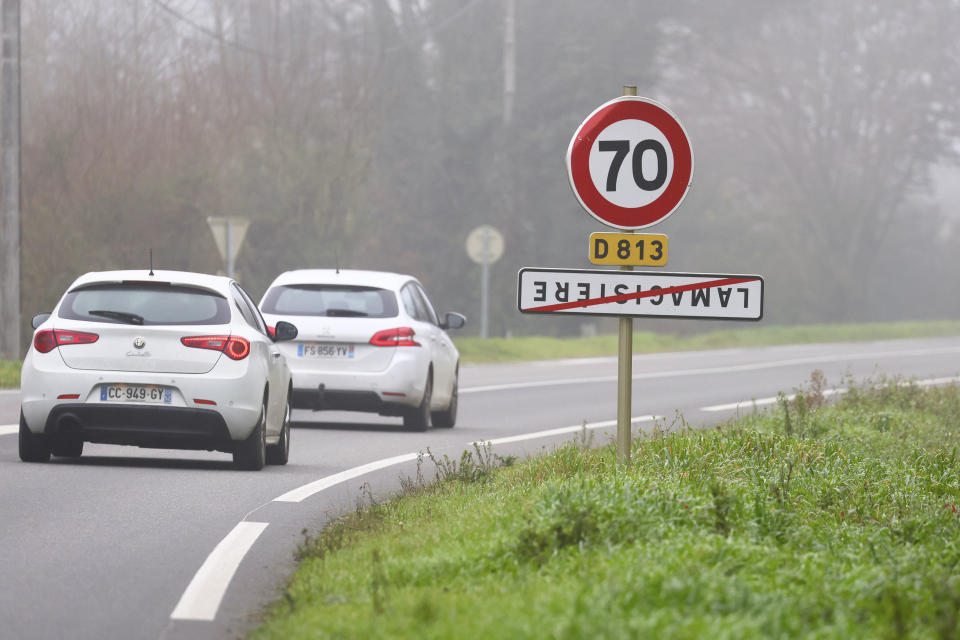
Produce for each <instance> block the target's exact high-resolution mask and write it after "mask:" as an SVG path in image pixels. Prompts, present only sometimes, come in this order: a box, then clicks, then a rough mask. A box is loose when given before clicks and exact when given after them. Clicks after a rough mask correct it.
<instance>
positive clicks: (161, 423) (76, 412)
mask: <svg viewBox="0 0 960 640" xmlns="http://www.w3.org/2000/svg"><path fill="white" fill-rule="evenodd" d="M43 432H44V434H45V436H46V437H47V439H48V440H58V439H61V438H63V437H73V438H77V437H79V438H81V439H82V440H83V441H85V442H98V443H103V444H123V445H133V446H138V447H150V448H159V449H197V450H208V451H214V450H217V451H226V452H231V451H233V447H234V441H233V440H232V439H231V437H230V430H229V429H228V428H227V424H226V422H225V421H224V419H223V416H222V415H220V414H219V413H218V412H216V411H212V410H209V409H194V408H191V407H153V406H135V405H114V406H112V405H105V404H59V405H57V406H55V407H54V408H53V409H52V410H51V411H50V414H49V416H48V417H47V422H46V425H44V429H43Z"/></svg>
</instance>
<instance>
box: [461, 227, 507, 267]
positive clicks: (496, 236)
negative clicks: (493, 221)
mask: <svg viewBox="0 0 960 640" xmlns="http://www.w3.org/2000/svg"><path fill="white" fill-rule="evenodd" d="M467 255H468V256H470V259H471V260H473V261H474V262H476V263H478V264H483V263H484V262H486V263H487V264H492V263H494V262H496V261H497V260H499V259H500V256H502V255H503V234H502V233H500V232H499V231H497V229H496V227H491V226H490V225H488V224H482V225H480V226H479V227H477V228H476V229H474V230H473V231H471V232H470V234H469V235H468V236H467Z"/></svg>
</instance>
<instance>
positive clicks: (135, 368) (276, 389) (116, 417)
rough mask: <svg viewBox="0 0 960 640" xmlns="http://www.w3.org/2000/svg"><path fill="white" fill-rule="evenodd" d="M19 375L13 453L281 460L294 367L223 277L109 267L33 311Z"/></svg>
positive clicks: (284, 335)
mask: <svg viewBox="0 0 960 640" xmlns="http://www.w3.org/2000/svg"><path fill="white" fill-rule="evenodd" d="M33 326H34V329H36V331H35V333H34V335H33V344H32V345H31V348H30V350H29V351H28V353H27V356H26V358H25V359H24V361H23V369H22V374H21V383H20V397H21V400H20V403H21V413H20V458H21V459H22V460H24V461H27V462H45V461H47V460H49V459H50V454H51V453H52V454H53V455H55V456H67V457H77V456H79V455H81V454H82V452H83V443H84V442H98V443H108V444H125V445H136V446H141V447H158V448H170V449H197V450H210V451H213V450H218V451H224V452H228V453H232V454H233V460H234V463H235V464H236V466H238V467H240V468H241V469H251V470H257V469H261V468H262V467H263V465H264V464H265V463H269V464H286V462H287V457H288V454H289V448H290V388H291V384H290V381H291V375H290V369H289V367H288V366H287V363H286V361H285V360H284V358H283V356H281V355H280V350H279V348H278V345H277V344H275V343H276V342H280V341H283V340H291V339H293V338H295V337H296V335H297V329H296V327H295V326H293V325H291V324H289V323H283V324H278V325H277V326H276V327H275V331H274V333H275V336H274V337H271V335H270V333H269V332H268V331H267V327H266V324H265V323H264V321H263V318H262V317H261V315H260V313H259V311H258V310H257V307H256V305H255V304H254V303H253V301H251V299H250V297H249V296H248V295H247V294H246V293H245V292H244V290H243V289H241V288H240V286H239V285H238V284H237V283H236V282H234V281H233V280H231V279H230V278H223V277H217V276H209V275H203V274H197V273H187V272H179V271H156V272H153V271H152V270H151V271H150V272H149V273H148V272H147V271H146V270H142V271H105V272H100V273H88V274H86V275H84V276H81V277H80V278H78V279H77V280H76V281H75V282H74V283H73V284H71V285H70V287H69V288H68V289H67V292H66V293H65V294H64V296H63V298H61V299H60V302H59V303H58V304H57V306H56V307H55V308H54V310H53V312H52V313H44V314H40V315H38V316H36V317H35V318H34V321H33Z"/></svg>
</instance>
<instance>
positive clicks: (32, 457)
mask: <svg viewBox="0 0 960 640" xmlns="http://www.w3.org/2000/svg"><path fill="white" fill-rule="evenodd" d="M20 459H21V460H23V461H24V462H46V461H47V460H49V459H50V447H49V446H47V441H46V439H45V438H44V437H43V435H35V434H34V433H33V432H31V431H30V429H28V428H27V421H26V420H24V419H23V412H22V411H21V412H20Z"/></svg>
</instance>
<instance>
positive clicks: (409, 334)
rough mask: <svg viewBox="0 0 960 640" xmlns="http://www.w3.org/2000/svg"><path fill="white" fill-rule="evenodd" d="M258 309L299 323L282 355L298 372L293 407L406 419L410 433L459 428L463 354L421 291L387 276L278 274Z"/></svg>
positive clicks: (452, 322) (449, 321)
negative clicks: (297, 332) (430, 427)
mask: <svg viewBox="0 0 960 640" xmlns="http://www.w3.org/2000/svg"><path fill="white" fill-rule="evenodd" d="M260 310H261V311H262V312H263V317H264V319H265V320H266V321H267V324H269V325H273V324H274V323H276V322H279V321H281V320H290V321H292V322H294V323H295V324H296V325H297V327H298V329H299V335H298V336H297V338H296V339H295V340H292V341H290V342H286V343H284V344H283V345H282V346H281V348H280V350H281V351H282V352H283V354H284V356H286V358H287V361H288V362H289V363H290V369H291V371H292V372H293V406H294V408H300V409H312V410H315V411H319V410H341V411H367V412H375V413H379V414H380V415H387V416H403V424H404V426H405V427H406V428H407V429H410V430H414V431H423V430H425V429H427V428H428V427H429V426H430V424H431V422H432V423H433V425H434V426H436V427H443V428H449V427H452V426H453V425H454V424H455V423H456V421H457V378H458V375H459V363H460V354H459V352H458V351H457V348H456V347H455V346H454V344H453V341H452V340H450V337H449V336H448V335H447V333H446V329H458V328H460V327H462V326H463V325H464V324H465V323H466V318H465V317H464V316H463V315H461V314H459V313H452V312H451V313H447V314H446V315H445V316H444V318H443V320H441V319H440V318H438V317H437V313H436V311H434V309H433V305H431V304H430V300H429V299H428V298H427V295H426V294H425V293H424V291H423V287H422V286H421V284H420V283H419V282H418V281H417V280H416V278H413V277H411V276H405V275H400V274H396V273H386V272H382V271H355V270H346V269H344V270H339V269H337V270H334V269H302V270H298V271H288V272H286V273H283V274H281V275H280V276H278V277H277V278H276V279H275V280H274V281H273V283H272V284H271V285H270V287H269V288H268V289H267V292H266V293H265V294H264V296H263V299H262V300H261V301H260Z"/></svg>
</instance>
